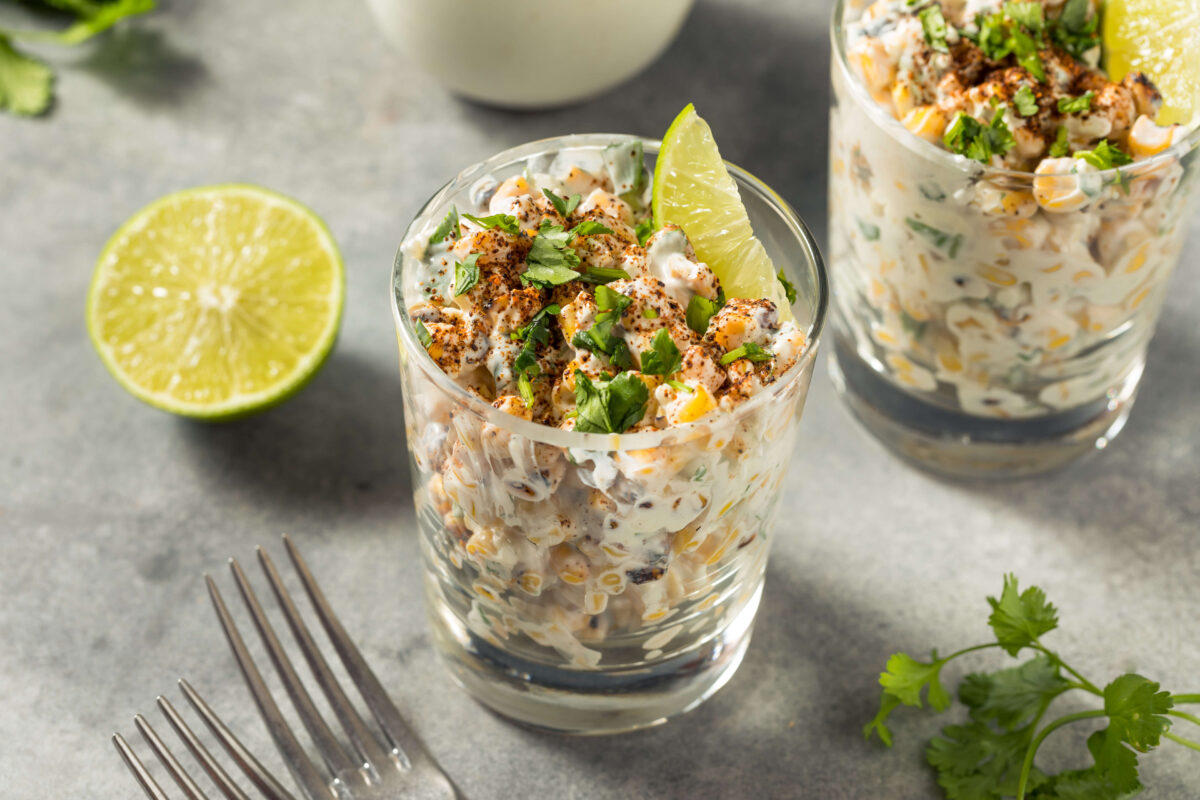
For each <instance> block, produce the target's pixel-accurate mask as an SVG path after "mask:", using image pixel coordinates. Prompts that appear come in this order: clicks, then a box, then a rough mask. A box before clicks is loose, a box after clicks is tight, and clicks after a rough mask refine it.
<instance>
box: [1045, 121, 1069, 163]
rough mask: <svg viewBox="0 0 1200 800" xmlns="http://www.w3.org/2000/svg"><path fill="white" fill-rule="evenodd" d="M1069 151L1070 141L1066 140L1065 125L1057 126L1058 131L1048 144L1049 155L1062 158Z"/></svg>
mask: <svg viewBox="0 0 1200 800" xmlns="http://www.w3.org/2000/svg"><path fill="white" fill-rule="evenodd" d="M1070 152H1071V143H1070V142H1069V141H1067V128H1066V126H1065V125H1059V126H1058V133H1057V134H1055V136H1054V144H1052V145H1050V157H1051V158H1062V157H1063V156H1065V155H1068V154H1069V153H1070Z"/></svg>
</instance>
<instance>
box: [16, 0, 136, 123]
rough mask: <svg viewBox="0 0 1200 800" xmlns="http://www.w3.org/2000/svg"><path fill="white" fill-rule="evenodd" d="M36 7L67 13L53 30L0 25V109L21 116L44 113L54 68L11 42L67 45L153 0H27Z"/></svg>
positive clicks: (99, 30)
mask: <svg viewBox="0 0 1200 800" xmlns="http://www.w3.org/2000/svg"><path fill="white" fill-rule="evenodd" d="M29 3H30V4H31V5H35V6H38V8H39V10H43V11H48V12H51V13H54V14H59V15H62V16H66V17H69V18H70V20H71V24H70V25H68V26H67V27H66V28H64V29H61V30H57V31H44V30H16V29H12V28H4V27H0V111H8V112H11V113H13V114H18V115H22V116H37V115H39V114H44V113H45V112H46V111H47V110H48V109H49V108H50V103H51V101H53V99H54V70H52V69H51V68H50V67H49V66H48V65H47V64H46V63H45V62H44V61H42V60H41V59H38V58H35V57H33V56H31V55H28V54H26V53H23V52H21V51H20V50H18V49H17V48H16V47H15V46H14V44H13V43H14V42H18V41H20V42H31V43H39V44H40V43H47V44H56V45H61V46H65V47H70V46H74V45H78V44H82V43H83V42H85V41H87V40H88V39H91V38H92V37H93V36H96V35H98V34H100V33H103V32H104V31H106V30H108V29H109V28H111V27H112V26H114V25H116V24H117V23H118V22H120V21H121V20H124V19H126V18H128V17H133V16H137V15H139V14H145V13H147V12H149V11H153V10H154V8H155V0H112V1H111V2H103V1H102V0H29Z"/></svg>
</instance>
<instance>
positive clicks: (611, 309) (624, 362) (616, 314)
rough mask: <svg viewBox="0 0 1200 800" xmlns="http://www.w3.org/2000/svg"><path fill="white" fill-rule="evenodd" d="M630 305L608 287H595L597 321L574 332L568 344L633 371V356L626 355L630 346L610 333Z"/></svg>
mask: <svg viewBox="0 0 1200 800" xmlns="http://www.w3.org/2000/svg"><path fill="white" fill-rule="evenodd" d="M632 302H633V298H632V297H627V296H626V295H623V294H621V293H620V292H616V291H613V290H612V289H609V288H608V287H607V286H604V285H600V286H597V287H596V309H597V314H596V321H595V323H594V324H593V325H592V327H590V328H588V329H587V330H586V331H576V332H575V335H574V336H572V337H571V344H573V345H574V346H575V347H578V348H580V349H582V350H590V351H592V352H593V353H603V354H604V355H606V356H608V360H609V361H610V362H612V363H613V364H615V365H616V366H618V367H620V368H622V369H633V356H632V355H630V353H629V345H627V344H625V340H624V339H622V338H621V337H620V336H617V335H616V333H615V332H614V331H613V328H615V327H616V324H617V323H618V322H620V321H621V314H622V312H624V311H625V309H626V308H629V305H630V304H631V303H632Z"/></svg>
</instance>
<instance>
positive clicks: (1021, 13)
mask: <svg viewBox="0 0 1200 800" xmlns="http://www.w3.org/2000/svg"><path fill="white" fill-rule="evenodd" d="M1004 16H1005V17H1007V18H1008V19H1010V20H1012V21H1013V22H1015V23H1017V24H1018V25H1020V26H1021V27H1023V28H1025V29H1026V30H1027V31H1029V32H1030V33H1032V34H1033V35H1034V36H1041V35H1042V31H1043V30H1044V29H1045V27H1046V16H1045V14H1044V13H1043V12H1042V4H1041V3H1036V2H1026V3H1005V4H1004Z"/></svg>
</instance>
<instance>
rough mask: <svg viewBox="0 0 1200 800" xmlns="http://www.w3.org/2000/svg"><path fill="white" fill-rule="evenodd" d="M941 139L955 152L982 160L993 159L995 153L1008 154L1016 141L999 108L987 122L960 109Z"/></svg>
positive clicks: (984, 162)
mask: <svg viewBox="0 0 1200 800" xmlns="http://www.w3.org/2000/svg"><path fill="white" fill-rule="evenodd" d="M942 141H943V142H945V144H946V147H948V148H949V149H950V150H951V151H952V152H955V153H958V154H959V155H964V156H966V157H968V158H973V159H975V160H976V161H978V162H980V163H982V164H987V163H990V162H991V160H992V156H993V155H1004V154H1006V153H1007V152H1008V151H1009V150H1011V149H1012V147H1013V145H1015V144H1016V139H1014V138H1013V135H1012V131H1010V130H1009V128H1008V123H1006V122H1005V121H1004V115H1003V114H1002V113H1000V112H999V111H998V110H997V111H996V113H995V115H994V116H993V117H992V121H991V122H990V123H988V124H987V125H984V124H983V123H982V122H980V121H979V120H977V119H975V118H974V117H972V116H970V115H969V114H966V113H965V112H962V111H960V112H958V114H957V115H955V117H954V119H953V120H952V121H951V123H950V126H949V127H948V128H946V133H945V134H944V135H943V136H942Z"/></svg>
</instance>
